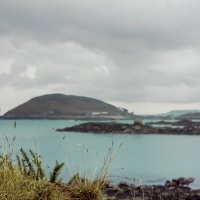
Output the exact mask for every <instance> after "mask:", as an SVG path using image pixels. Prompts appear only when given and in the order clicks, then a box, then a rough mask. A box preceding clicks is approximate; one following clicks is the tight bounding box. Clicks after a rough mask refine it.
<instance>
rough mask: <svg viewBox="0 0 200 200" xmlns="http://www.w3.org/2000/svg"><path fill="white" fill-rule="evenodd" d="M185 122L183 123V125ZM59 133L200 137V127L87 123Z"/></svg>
mask: <svg viewBox="0 0 200 200" xmlns="http://www.w3.org/2000/svg"><path fill="white" fill-rule="evenodd" d="M183 124H184V122H182V123H181V125H183ZM57 131H58V132H64V131H68V132H83V133H113V134H114V133H116V134H177V135H200V126H199V123H198V122H197V125H195V122H191V124H190V123H189V122H188V121H187V122H186V123H185V126H183V127H175V128H173V127H171V126H170V127H169V126H164V127H155V126H152V125H150V124H148V123H147V124H142V123H141V122H137V121H135V122H134V123H133V124H124V123H114V122H109V123H107V122H87V123H82V124H79V125H76V126H73V127H66V128H63V129H57Z"/></svg>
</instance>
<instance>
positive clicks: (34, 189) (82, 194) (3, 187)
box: [0, 149, 104, 200]
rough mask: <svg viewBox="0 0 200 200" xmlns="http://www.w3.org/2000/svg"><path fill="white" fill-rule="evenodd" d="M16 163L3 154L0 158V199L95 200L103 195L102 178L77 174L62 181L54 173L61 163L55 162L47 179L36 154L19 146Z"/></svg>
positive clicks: (56, 172)
mask: <svg viewBox="0 0 200 200" xmlns="http://www.w3.org/2000/svg"><path fill="white" fill-rule="evenodd" d="M20 152H21V156H19V155H17V156H16V158H17V163H16V164H15V163H14V162H13V160H12V159H11V158H10V157H9V156H7V155H5V154H4V153H3V154H2V155H1V158H0V200H4V199H5V200H6V199H7V200H57V199H60V200H98V199H103V196H102V192H101V189H102V187H103V184H104V180H103V179H100V178H99V179H97V180H95V181H92V180H89V179H85V178H81V177H80V176H79V174H77V175H75V176H74V177H72V179H71V180H70V181H69V182H68V183H66V184H63V183H61V182H60V181H58V175H59V173H60V170H61V168H62V167H63V165H64V163H58V162H56V164H55V167H54V169H53V171H52V172H51V173H50V179H49V180H48V179H47V177H46V175H45V173H44V169H42V165H41V160H40V156H38V155H37V154H35V153H34V152H33V151H31V150H29V153H30V155H31V156H30V157H29V156H28V154H27V153H26V152H25V151H24V150H23V149H21V150H20Z"/></svg>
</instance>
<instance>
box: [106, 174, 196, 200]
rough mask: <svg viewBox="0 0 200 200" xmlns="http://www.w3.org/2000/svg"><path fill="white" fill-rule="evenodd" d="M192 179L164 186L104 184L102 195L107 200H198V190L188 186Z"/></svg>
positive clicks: (172, 182) (168, 183) (178, 180)
mask: <svg viewBox="0 0 200 200" xmlns="http://www.w3.org/2000/svg"><path fill="white" fill-rule="evenodd" d="M193 181H194V179H193V178H183V177H180V178H178V179H173V180H172V181H166V183H165V185H151V186H135V185H133V184H128V183H126V182H121V183H119V184H118V185H116V184H113V183H110V182H108V183H106V184H105V186H104V188H103V193H104V194H105V195H106V196H107V199H108V200H133V199H134V200H141V199H142V200H160V199H162V200H200V190H199V189H198V190H193V189H191V188H190V187H189V186H188V185H189V184H190V183H192V182H193Z"/></svg>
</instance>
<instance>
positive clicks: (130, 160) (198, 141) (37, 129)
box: [0, 120, 200, 188]
mask: <svg viewBox="0 0 200 200" xmlns="http://www.w3.org/2000/svg"><path fill="white" fill-rule="evenodd" d="M14 122H15V121H14V120H0V145H1V151H5V152H7V153H9V152H12V151H14V154H19V149H20V148H21V147H22V148H24V149H25V150H27V151H28V149H32V150H34V151H35V152H36V153H38V154H40V155H41V156H42V162H43V166H44V168H45V169H46V173H47V174H48V173H49V171H50V169H51V168H52V167H53V166H54V164H55V162H56V160H58V161H59V162H65V166H64V168H63V170H62V174H61V176H62V178H63V182H67V180H68V179H69V178H70V177H71V176H73V175H74V174H75V173H77V172H79V173H80V174H81V176H87V177H90V178H94V177H95V176H97V174H98V173H99V171H100V169H101V167H102V166H103V163H104V160H105V158H106V156H107V155H108V152H109V149H110V148H111V146H112V141H113V143H114V148H113V153H112V158H113V160H112V162H111V165H110V167H109V176H108V179H109V180H111V181H114V182H119V181H128V182H130V183H134V184H137V185H140V184H164V183H165V181H166V180H167V179H173V178H178V177H181V176H183V177H194V178H195V182H194V183H193V184H192V185H191V186H192V187H193V188H200V136H183V135H126V134H124V135H121V134H114V135H113V136H112V135H110V134H92V133H74V132H62V133H59V132H56V131H55V129H57V128H64V127H67V126H68V127H69V126H72V125H75V124H79V123H82V122H81V121H73V120H17V121H16V128H15V126H14ZM119 122H121V121H119ZM123 122H124V123H132V121H123ZM14 137H16V139H15V140H14V141H13V138H14Z"/></svg>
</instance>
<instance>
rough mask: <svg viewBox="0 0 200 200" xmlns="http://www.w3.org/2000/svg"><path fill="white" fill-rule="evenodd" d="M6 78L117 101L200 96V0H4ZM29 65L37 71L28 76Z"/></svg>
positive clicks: (0, 10)
mask: <svg viewBox="0 0 200 200" xmlns="http://www.w3.org/2000/svg"><path fill="white" fill-rule="evenodd" d="M0 5H1V6H0V45H1V46H0V59H1V60H2V62H4V61H5V62H6V61H7V60H9V61H11V62H12V65H11V70H10V73H9V74H0V77H1V84H2V85H5V86H6V85H9V86H12V87H15V88H17V89H18V90H20V89H21V90H22V89H24V90H25V89H27V88H34V89H35V88H44V89H45V88H47V89H48V90H56V91H58V90H60V92H64V93H72V94H73V93H76V94H81V95H89V96H95V97H98V98H100V99H105V100H110V101H124V102H131V101H137V102H138V101H152V102H167V101H171V102H190V101H191V102H192V101H195V102H196V101H198V99H199V96H198V95H197V91H198V85H199V84H200V81H199V79H198V77H199V75H200V70H199V64H200V60H199V58H198V55H199V49H200V47H199V45H200V39H199V33H200V27H199V21H200V14H199V8H200V2H199V1H195V0H190V1H188V0H181V1H179V0H178V1H172V0H164V1H154V0H150V1H146V0H131V1H129V0H127V1H124V0H120V1H109V2H108V1H89V0H85V1H80V0H77V1H70V0H67V1H62V0H60V1H53V0H52V1H48V2H47V1H45V0H44V1H40V2H35V1H25V0H16V1H14V2H12V3H11V2H9V1H3V0H0ZM28 67H33V68H35V69H37V71H36V77H35V78H34V79H30V77H28V76H20V74H21V73H23V72H24V71H26V70H27V68H28Z"/></svg>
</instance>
